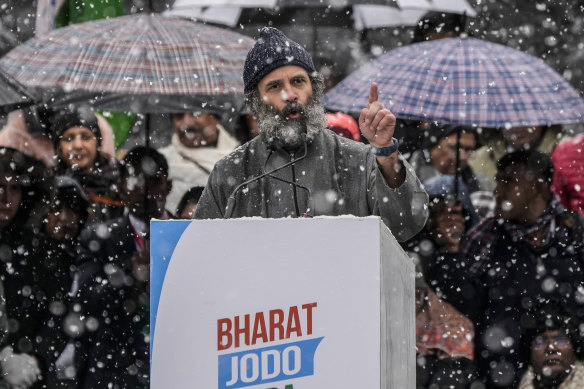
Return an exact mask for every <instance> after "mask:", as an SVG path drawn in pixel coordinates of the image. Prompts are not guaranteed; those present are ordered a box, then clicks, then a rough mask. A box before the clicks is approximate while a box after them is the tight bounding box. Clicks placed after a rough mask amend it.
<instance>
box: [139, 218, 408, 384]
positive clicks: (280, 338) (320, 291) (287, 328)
mask: <svg viewBox="0 0 584 389" xmlns="http://www.w3.org/2000/svg"><path fill="white" fill-rule="evenodd" d="M413 288H414V278H413V265H412V264H411V262H410V261H409V259H408V258H407V257H406V255H405V254H404V253H403V251H402V250H401V248H400V247H399V245H398V244H397V242H396V241H395V239H394V238H393V236H392V235H391V234H390V233H389V230H388V229H387V228H386V227H385V225H384V224H383V223H382V222H381V220H380V219H379V218H377V217H367V218H356V217H335V218H333V217H323V218H314V219H259V218H246V219H231V220H193V221H186V220H175V221H172V220H171V221H153V222H152V223H151V351H150V358H151V388H167V387H169V385H171V386H172V387H174V388H210V389H212V388H217V389H237V388H258V389H260V388H261V389H272V388H282V389H316V388H319V389H321V388H325V387H326V388H351V387H359V388H396V389H397V388H399V389H403V388H413V387H414V381H415V378H414V377H415V366H414V364H415V338H414V331H415V326H414V300H413V296H414V289H413Z"/></svg>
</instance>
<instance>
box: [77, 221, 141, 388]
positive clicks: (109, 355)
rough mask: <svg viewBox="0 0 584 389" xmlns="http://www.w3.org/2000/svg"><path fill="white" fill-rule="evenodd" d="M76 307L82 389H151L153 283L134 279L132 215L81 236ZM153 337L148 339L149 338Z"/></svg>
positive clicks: (89, 229)
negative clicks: (146, 329)
mask: <svg viewBox="0 0 584 389" xmlns="http://www.w3.org/2000/svg"><path fill="white" fill-rule="evenodd" d="M80 241H81V254H80V256H79V259H78V263H77V272H76V274H75V281H74V282H75V284H76V285H75V287H74V290H75V292H76V293H75V295H74V303H75V304H78V305H79V307H80V310H78V312H79V313H80V315H81V316H83V317H84V318H83V319H82V320H83V322H84V324H85V326H84V333H83V334H80V336H79V338H78V340H77V342H76V353H75V355H76V366H77V371H78V382H79V385H78V387H79V388H83V389H85V388H97V387H107V384H108V383H110V382H111V383H112V384H113V385H114V387H119V388H142V387H143V388H146V387H147V386H148V369H149V367H148V356H147V355H148V351H147V349H148V345H147V343H146V342H147V340H146V339H145V334H144V333H143V330H144V327H145V326H147V323H148V320H149V314H148V307H147V306H144V304H147V303H148V299H147V298H145V297H144V295H146V296H147V295H148V287H149V285H148V283H141V282H138V281H137V280H135V279H134V278H133V276H132V255H133V254H134V253H135V252H136V250H137V248H136V243H135V240H134V233H133V230H132V227H131V225H130V222H129V219H128V217H127V216H123V217H120V218H116V219H113V220H109V221H107V222H105V223H97V224H94V225H90V226H88V227H87V228H85V229H84V230H83V231H82V233H81V235H80ZM146 335H148V334H146Z"/></svg>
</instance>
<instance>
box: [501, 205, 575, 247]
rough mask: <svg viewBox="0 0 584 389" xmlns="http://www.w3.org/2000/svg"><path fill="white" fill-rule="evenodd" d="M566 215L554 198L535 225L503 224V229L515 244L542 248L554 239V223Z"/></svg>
mask: <svg viewBox="0 0 584 389" xmlns="http://www.w3.org/2000/svg"><path fill="white" fill-rule="evenodd" d="M563 213H564V207H563V206H562V205H561V204H560V203H559V202H558V201H557V200H556V199H555V198H553V199H552V200H551V201H550V203H549V204H548V206H547V208H546V209H545V211H544V212H543V214H542V215H541V216H540V217H539V218H538V219H537V220H536V221H535V222H533V223H521V224H518V223H513V222H507V223H504V224H503V228H504V229H505V231H507V233H508V234H509V235H510V236H511V238H512V239H513V241H514V242H527V243H528V244H530V245H532V246H534V247H541V246H543V245H545V244H547V243H549V241H550V240H551V239H552V238H553V228H552V227H553V226H552V222H553V221H554V220H556V217H558V216H561V215H562V214H563Z"/></svg>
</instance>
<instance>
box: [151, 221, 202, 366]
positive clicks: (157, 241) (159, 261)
mask: <svg viewBox="0 0 584 389" xmlns="http://www.w3.org/2000/svg"><path fill="white" fill-rule="evenodd" d="M191 222H192V220H170V221H164V220H153V221H151V222H150V358H152V344H153V340H154V329H155V328H156V314H157V313H158V302H159V301H160V292H161V291H162V285H163V284H164V277H165V276H166V269H168V264H169V263H170V258H171V257H172V253H173V252H174V248H175V247H176V245H177V244H178V241H179V240H180V238H181V236H182V234H183V232H184V231H185V230H186V228H187V227H188V226H189V225H190V224H191ZM163 226H164V228H162V227H163ZM150 363H151V364H152V361H150Z"/></svg>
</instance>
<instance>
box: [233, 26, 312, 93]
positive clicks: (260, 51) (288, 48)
mask: <svg viewBox="0 0 584 389" xmlns="http://www.w3.org/2000/svg"><path fill="white" fill-rule="evenodd" d="M287 65H296V66H300V67H302V68H304V69H306V71H307V72H308V73H309V74H310V73H313V72H315V68H314V64H313V63H312V58H311V57H310V54H308V52H307V51H306V50H304V48H303V47H302V46H300V45H299V44H298V43H296V42H294V41H292V40H290V39H288V38H287V37H286V35H284V34H283V33H282V31H280V30H278V29H276V28H273V27H264V28H262V29H261V30H260V37H259V39H258V40H257V42H256V44H255V45H254V47H252V49H251V50H250V51H249V53H247V58H246V59H245V65H244V68H243V83H244V84H245V91H246V92H248V91H250V90H252V89H253V88H255V87H256V85H257V84H258V83H259V82H260V80H261V79H262V78H264V76H266V75H267V74H268V73H270V72H271V71H272V70H274V69H277V68H279V67H282V66H287Z"/></svg>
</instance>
